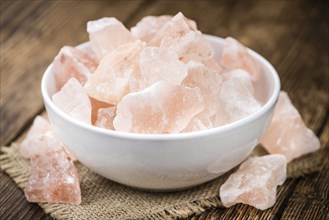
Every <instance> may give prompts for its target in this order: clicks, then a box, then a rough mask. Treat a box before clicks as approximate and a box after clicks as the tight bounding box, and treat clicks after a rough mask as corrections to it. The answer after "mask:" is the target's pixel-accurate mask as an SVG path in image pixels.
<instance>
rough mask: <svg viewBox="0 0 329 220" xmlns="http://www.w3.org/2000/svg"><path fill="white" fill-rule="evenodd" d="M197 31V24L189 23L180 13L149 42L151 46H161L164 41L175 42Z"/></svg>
mask: <svg viewBox="0 0 329 220" xmlns="http://www.w3.org/2000/svg"><path fill="white" fill-rule="evenodd" d="M196 30H197V28H196V25H195V23H193V22H189V20H188V19H187V18H186V17H185V16H184V15H183V13H181V12H179V13H178V14H176V15H175V16H174V17H173V18H172V19H171V20H170V21H168V22H167V23H166V24H165V25H163V26H162V28H161V29H160V30H158V31H157V33H156V34H155V36H154V37H153V38H152V40H151V41H150V42H149V45H151V46H160V45H161V42H162V41H163V40H164V39H166V40H167V41H172V42H174V41H176V40H177V39H179V38H181V37H183V36H184V35H185V34H187V33H188V32H190V31H196Z"/></svg>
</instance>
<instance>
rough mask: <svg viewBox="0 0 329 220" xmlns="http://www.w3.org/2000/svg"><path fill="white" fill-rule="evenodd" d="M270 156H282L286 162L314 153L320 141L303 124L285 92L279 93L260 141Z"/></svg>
mask: <svg viewBox="0 0 329 220" xmlns="http://www.w3.org/2000/svg"><path fill="white" fill-rule="evenodd" d="M261 143H262V145H263V146H264V147H265V148H266V150H267V151H268V152H270V153H271V154H283V155H284V156H286V158H287V161H288V162H290V161H291V160H293V159H294V158H297V157H300V156H301V155H304V154H307V153H310V152H313V151H316V150H318V149H319V148H320V141H319V139H318V138H317V137H316V135H315V134H314V133H313V131H312V130H310V129H308V128H307V127H306V125H305V124H304V122H303V120H302V118H301V116H300V114H299V113H298V111H297V109H296V108H295V107H294V106H293V104H292V103H291V101H290V99H289V97H288V95H287V93H286V92H284V91H281V93H280V96H279V100H278V102H277V104H276V107H275V111H274V115H273V118H272V122H271V124H270V127H269V128H268V130H267V132H266V134H265V136H264V137H263V139H262V141H261Z"/></svg>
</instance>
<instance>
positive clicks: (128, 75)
mask: <svg viewBox="0 0 329 220" xmlns="http://www.w3.org/2000/svg"><path fill="white" fill-rule="evenodd" d="M144 48H145V43H143V42H141V41H139V40H138V41H135V42H133V43H128V44H125V45H122V46H120V47H119V48H117V49H116V50H115V51H113V52H112V53H110V54H108V55H107V56H105V57H104V58H103V59H102V60H101V62H100V64H99V66H98V68H97V70H96V71H95V73H94V74H93V75H92V76H91V77H90V78H89V79H88V81H87V82H86V84H85V86H84V88H85V90H86V91H87V93H88V95H89V96H90V97H92V98H94V99H97V100H99V101H102V102H106V103H109V104H112V105H116V104H117V103H118V102H119V101H120V100H121V98H122V97H123V96H125V95H126V94H128V93H130V92H134V91H138V90H139V82H140V81H141V80H140V78H141V76H140V69H139V57H140V53H141V52H142V51H143V49H144Z"/></svg>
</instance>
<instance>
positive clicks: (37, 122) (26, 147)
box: [20, 116, 52, 158]
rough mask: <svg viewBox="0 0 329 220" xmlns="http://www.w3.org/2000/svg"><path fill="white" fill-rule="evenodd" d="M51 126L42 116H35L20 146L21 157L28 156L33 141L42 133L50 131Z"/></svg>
mask: <svg viewBox="0 0 329 220" xmlns="http://www.w3.org/2000/svg"><path fill="white" fill-rule="evenodd" d="M51 130H52V127H51V125H50V124H49V122H48V121H47V120H46V119H45V118H43V117H42V116H37V117H36V118H35V119H34V121H33V124H32V127H31V128H30V130H29V131H28V132H27V135H26V138H25V139H24V140H23V141H22V143H21V146H20V153H21V155H22V156H23V157H25V158H29V157H30V148H31V146H32V145H34V142H35V141H36V140H37V139H38V138H39V137H40V136H42V135H44V134H45V133H47V132H48V131H51Z"/></svg>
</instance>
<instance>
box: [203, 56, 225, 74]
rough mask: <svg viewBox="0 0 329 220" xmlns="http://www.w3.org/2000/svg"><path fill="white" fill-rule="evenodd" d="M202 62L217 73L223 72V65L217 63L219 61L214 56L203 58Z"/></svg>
mask: <svg viewBox="0 0 329 220" xmlns="http://www.w3.org/2000/svg"><path fill="white" fill-rule="evenodd" d="M202 64H204V65H205V66H206V67H208V68H209V69H211V70H212V71H215V72H217V73H220V72H222V69H223V68H222V67H221V66H220V65H219V63H217V61H216V60H215V59H214V58H213V57H212V58H209V59H207V60H203V61H202Z"/></svg>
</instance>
